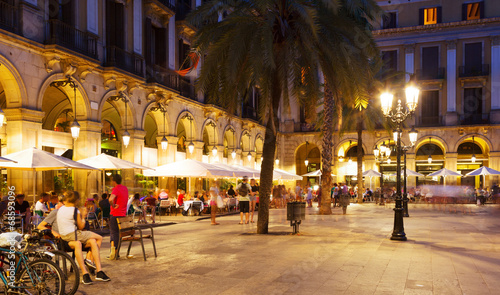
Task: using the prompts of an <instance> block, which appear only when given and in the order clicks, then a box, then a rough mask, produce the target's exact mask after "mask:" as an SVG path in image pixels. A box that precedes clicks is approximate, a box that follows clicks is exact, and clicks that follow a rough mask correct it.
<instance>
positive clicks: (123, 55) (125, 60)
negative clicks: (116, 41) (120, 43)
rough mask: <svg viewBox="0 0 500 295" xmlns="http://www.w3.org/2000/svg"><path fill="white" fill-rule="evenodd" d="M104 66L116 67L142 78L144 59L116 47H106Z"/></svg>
mask: <svg viewBox="0 0 500 295" xmlns="http://www.w3.org/2000/svg"><path fill="white" fill-rule="evenodd" d="M104 66H106V67H117V68H120V69H122V70H125V71H127V72H130V73H132V74H135V75H137V76H141V77H143V76H144V71H143V69H144V59H143V58H142V57H141V56H139V55H137V54H134V53H130V52H127V51H125V50H123V49H121V48H118V47H116V46H108V47H106V61H105V64H104Z"/></svg>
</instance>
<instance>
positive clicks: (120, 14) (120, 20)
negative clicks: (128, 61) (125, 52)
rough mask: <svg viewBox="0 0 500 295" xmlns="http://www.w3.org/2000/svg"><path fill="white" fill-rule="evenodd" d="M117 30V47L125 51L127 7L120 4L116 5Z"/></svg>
mask: <svg viewBox="0 0 500 295" xmlns="http://www.w3.org/2000/svg"><path fill="white" fill-rule="evenodd" d="M114 6H115V11H114V12H115V28H116V31H115V32H113V34H116V44H115V45H116V46H117V47H119V48H121V49H125V30H124V29H123V28H124V27H125V6H124V5H123V4H120V3H115V5H114Z"/></svg>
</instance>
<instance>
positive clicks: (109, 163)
mask: <svg viewBox="0 0 500 295" xmlns="http://www.w3.org/2000/svg"><path fill="white" fill-rule="evenodd" d="M77 162H78V163H82V164H85V165H88V166H92V167H94V168H97V169H99V170H102V171H101V174H102V175H101V177H102V191H103V192H104V170H121V169H142V170H146V169H151V168H149V167H146V166H142V165H139V164H136V163H133V162H129V161H126V160H122V159H120V158H117V157H113V156H110V155H108V154H105V153H102V154H100V155H97V156H94V157H90V158H86V159H83V160H79V161H77Z"/></svg>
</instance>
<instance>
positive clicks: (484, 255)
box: [77, 204, 500, 295]
mask: <svg viewBox="0 0 500 295" xmlns="http://www.w3.org/2000/svg"><path fill="white" fill-rule="evenodd" d="M453 209H457V210H456V211H457V212H456V213H455V210H452V212H451V213H450V211H449V210H446V208H444V207H443V206H441V207H439V206H432V205H430V206H428V205H425V204H412V205H410V216H411V217H409V218H405V219H404V221H405V232H406V235H407V237H408V241H406V242H401V241H391V240H390V239H389V238H390V236H391V233H392V226H393V222H394V213H393V210H392V207H391V206H389V205H387V206H378V205H374V204H351V206H349V208H348V210H347V212H348V214H346V215H342V213H341V210H340V209H333V212H334V213H333V215H330V216H321V215H318V214H317V212H318V209H317V208H308V209H307V216H306V220H304V221H303V222H302V224H301V227H300V234H299V235H291V234H290V233H291V232H292V229H291V227H290V226H289V223H288V222H287V221H286V210H285V209H273V210H271V213H270V227H269V231H270V233H271V234H269V235H257V234H255V231H256V223H255V224H248V225H239V224H238V222H239V216H238V215H229V216H224V217H219V218H218V219H217V221H218V222H220V225H218V226H211V225H210V220H208V219H203V220H198V218H197V217H184V216H167V217H164V218H162V222H174V223H175V224H172V225H168V226H160V227H156V228H155V237H156V239H155V240H156V246H157V252H158V257H157V258H154V255H153V251H152V245H151V243H150V241H145V249H146V252H147V253H148V259H147V261H144V260H143V259H142V252H141V248H140V244H137V243H136V244H135V245H133V246H132V250H131V254H133V255H134V257H133V258H130V259H125V258H122V259H121V260H118V261H108V260H105V259H104V257H105V256H107V253H108V251H109V242H108V238H107V237H105V238H104V240H105V242H104V243H103V248H102V250H101V257H102V258H103V269H104V270H105V272H106V273H107V274H108V275H109V276H110V277H111V282H107V283H106V282H94V284H93V285H90V286H83V285H81V286H80V289H79V290H78V293H77V294H119V295H127V294H138V295H144V294H362V295H364V294H377V295H378V294H402V295H407V294H411V295H413V294H424V295H427V294H439V295H442V294H445V295H446V294H499V291H498V290H500V280H499V278H500V267H499V266H500V246H499V245H498V244H500V237H499V236H500V235H499V233H500V218H499V217H500V209H499V207H497V206H494V205H487V206H480V207H478V206H476V205H464V206H463V207H456V208H455V207H454V208H453ZM124 251H125V250H122V256H123V255H124V254H125V252H124Z"/></svg>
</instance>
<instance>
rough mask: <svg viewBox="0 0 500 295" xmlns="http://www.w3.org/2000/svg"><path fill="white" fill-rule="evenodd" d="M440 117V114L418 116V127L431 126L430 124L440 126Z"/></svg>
mask: <svg viewBox="0 0 500 295" xmlns="http://www.w3.org/2000/svg"><path fill="white" fill-rule="evenodd" d="M441 125H442V123H441V117H440V116H422V117H420V122H419V124H418V126H420V127H432V126H441Z"/></svg>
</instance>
